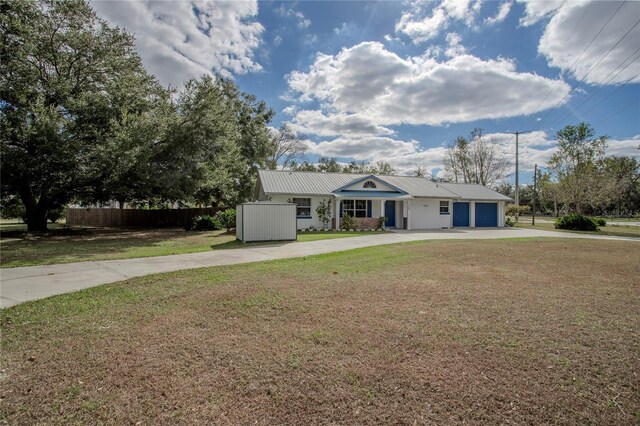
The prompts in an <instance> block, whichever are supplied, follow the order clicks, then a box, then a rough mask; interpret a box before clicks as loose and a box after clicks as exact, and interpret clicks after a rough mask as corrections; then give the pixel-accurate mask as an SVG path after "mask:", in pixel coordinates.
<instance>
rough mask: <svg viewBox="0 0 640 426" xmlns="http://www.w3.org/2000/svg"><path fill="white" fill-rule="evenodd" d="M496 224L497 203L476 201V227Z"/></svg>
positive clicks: (490, 226)
mask: <svg viewBox="0 0 640 426" xmlns="http://www.w3.org/2000/svg"><path fill="white" fill-rule="evenodd" d="M497 226H498V203H476V228H494V227H497Z"/></svg>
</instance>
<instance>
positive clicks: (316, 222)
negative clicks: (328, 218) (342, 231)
mask: <svg viewBox="0 0 640 426" xmlns="http://www.w3.org/2000/svg"><path fill="white" fill-rule="evenodd" d="M293 198H311V218H309V219H307V218H300V219H297V229H309V228H316V229H324V223H322V221H321V220H320V217H319V216H318V213H317V212H316V209H317V208H318V206H319V205H320V202H321V201H322V200H324V201H325V202H328V201H329V200H331V210H332V211H333V208H334V205H333V203H334V202H335V200H334V199H333V197H331V196H326V197H318V196H316V197H311V196H305V195H273V196H271V197H270V201H271V202H272V203H287V202H289V201H290V200H292V199H293ZM328 226H329V228H330V227H331V222H329V225H328Z"/></svg>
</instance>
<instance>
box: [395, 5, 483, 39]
mask: <svg viewBox="0 0 640 426" xmlns="http://www.w3.org/2000/svg"><path fill="white" fill-rule="evenodd" d="M431 4H432V3H430V2H427V1H415V2H411V3H409V4H408V10H405V11H404V12H403V13H402V16H401V17H400V19H399V20H398V21H397V22H396V25H395V31H396V34H397V33H403V34H405V35H407V36H408V37H409V38H411V39H412V40H413V42H414V43H416V44H419V43H422V42H425V41H427V40H431V39H433V38H436V37H437V36H438V35H439V34H440V32H441V31H442V30H444V29H446V28H447V27H448V26H449V22H450V21H451V20H454V19H455V20H459V21H462V22H464V23H465V24H467V25H469V26H471V25H472V24H473V22H474V20H475V18H476V15H477V14H478V12H479V11H480V6H481V2H480V1H476V2H475V3H473V4H472V3H471V1H470V0H443V1H442V2H441V3H440V4H439V5H437V6H435V7H432V8H431V10H428V9H429V6H431Z"/></svg>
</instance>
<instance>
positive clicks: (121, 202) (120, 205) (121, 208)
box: [118, 200, 124, 210]
mask: <svg viewBox="0 0 640 426" xmlns="http://www.w3.org/2000/svg"><path fill="white" fill-rule="evenodd" d="M118 207H120V210H124V201H122V200H118Z"/></svg>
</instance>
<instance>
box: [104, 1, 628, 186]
mask: <svg viewBox="0 0 640 426" xmlns="http://www.w3.org/2000/svg"><path fill="white" fill-rule="evenodd" d="M92 4H93V6H94V7H95V8H96V9H97V11H98V13H99V15H100V16H102V17H104V18H105V19H107V20H108V21H110V22H112V23H113V24H117V25H120V26H122V27H125V28H127V29H128V30H129V31H131V32H133V33H134V34H135V35H136V39H137V42H136V43H137V48H138V51H139V53H140V55H141V57H142V59H143V62H144V63H145V65H146V66H147V68H148V69H149V70H150V72H152V73H154V74H155V75H156V76H157V77H158V78H159V80H160V81H161V82H162V83H163V84H165V85H167V84H171V85H172V86H174V87H180V86H181V85H182V84H183V83H184V81H185V80H186V79H188V78H189V77H193V76H196V77H197V76H199V75H201V74H203V73H211V72H220V73H222V74H224V75H228V76H231V77H232V78H234V79H235V80H236V81H237V83H238V84H239V85H240V87H241V88H242V89H243V90H245V91H247V92H250V93H253V94H255V95H256V96H257V97H258V98H260V99H263V100H265V101H266V102H267V103H268V104H269V106H270V107H271V108H273V109H274V110H275V111H276V113H277V114H276V117H275V120H274V122H273V126H274V127H277V126H279V125H280V124H281V123H282V122H288V123H290V124H291V126H292V127H293V128H294V129H295V130H296V131H297V132H298V134H299V136H300V137H301V138H303V139H304V140H306V141H307V143H308V145H309V154H308V158H309V159H310V160H314V159H316V158H317V157H318V156H320V155H327V156H333V157H338V158H339V159H340V160H341V161H345V162H346V161H350V160H354V159H355V160H367V161H372V162H375V161H377V160H386V161H389V162H390V163H391V164H392V165H393V166H394V167H396V168H397V169H398V170H399V171H401V172H408V171H410V170H411V169H414V168H415V167H418V166H420V167H426V168H427V169H429V170H431V171H433V172H434V173H438V172H440V171H441V164H442V155H443V151H444V145H445V144H446V143H447V142H449V141H451V140H453V139H455V138H456V137H457V136H459V135H468V134H469V132H470V131H471V130H472V129H473V128H474V127H482V128H483V129H484V130H485V133H486V134H487V137H491V138H493V139H494V140H495V141H496V142H497V143H499V144H500V146H501V149H502V151H503V154H504V155H507V156H509V157H510V158H512V157H513V153H514V137H513V136H512V135H510V134H509V133H508V132H514V131H517V130H520V131H523V130H532V131H534V132H533V133H529V134H527V135H522V136H521V141H522V145H521V165H522V176H521V179H522V180H523V181H526V180H527V179H529V178H530V176H531V170H532V169H533V164H534V163H538V164H539V165H544V164H545V163H546V161H547V160H548V159H549V157H550V156H551V154H552V153H553V151H554V149H555V144H554V141H553V135H554V134H555V132H556V131H557V130H558V129H560V128H562V127H563V126H564V125H566V124H575V123H578V122H580V121H587V122H589V123H591V124H592V125H593V126H594V127H595V129H596V132H597V134H598V135H602V134H606V135H609V136H610V137H611V141H610V144H609V145H610V147H609V154H610V155H634V156H640V150H639V149H637V148H638V146H640V84H639V83H640V50H639V48H640V42H639V41H640V24H639V23H638V21H640V2H624V3H623V2H591V1H582V2H577V1H574V2H563V1H553V0H550V1H544V2H521V1H514V2H494V1H476V0H469V1H466V0H459V1H450V0H445V1H442V2H427V1H415V2H400V1H385V2H364V1H353V2H347V1H345V2H332V1H304V2H258V3H256V2H248V1H247V2H202V1H197V2H196V1H193V2H190V1H180V2H168V1H164V2H126V1H117V2H107V1H93V2H92ZM598 33H599V34H598ZM509 180H510V181H513V176H512V175H511V176H510V177H509Z"/></svg>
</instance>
